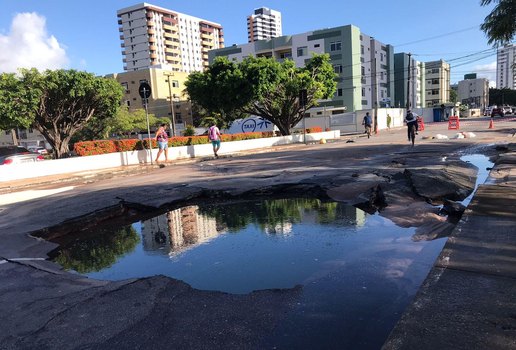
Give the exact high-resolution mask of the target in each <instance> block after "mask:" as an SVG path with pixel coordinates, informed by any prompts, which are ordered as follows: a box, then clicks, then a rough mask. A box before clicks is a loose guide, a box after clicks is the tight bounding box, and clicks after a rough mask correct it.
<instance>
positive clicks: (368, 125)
mask: <svg viewBox="0 0 516 350" xmlns="http://www.w3.org/2000/svg"><path fill="white" fill-rule="evenodd" d="M362 125H363V126H364V128H365V131H364V134H367V138H369V137H371V126H372V125H373V118H371V116H370V115H369V112H367V113H366V115H365V116H364V119H363V120H362Z"/></svg>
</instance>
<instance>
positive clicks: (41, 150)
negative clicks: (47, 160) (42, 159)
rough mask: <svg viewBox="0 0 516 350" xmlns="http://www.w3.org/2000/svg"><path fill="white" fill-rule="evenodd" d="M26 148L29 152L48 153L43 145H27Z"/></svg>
mask: <svg viewBox="0 0 516 350" xmlns="http://www.w3.org/2000/svg"><path fill="white" fill-rule="evenodd" d="M27 149H28V150H29V151H31V152H34V153H39V154H48V151H47V150H46V148H45V147H40V146H30V147H27Z"/></svg>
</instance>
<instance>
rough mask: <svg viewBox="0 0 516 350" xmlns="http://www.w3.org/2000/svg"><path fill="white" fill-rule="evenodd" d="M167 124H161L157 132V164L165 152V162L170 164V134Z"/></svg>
mask: <svg viewBox="0 0 516 350" xmlns="http://www.w3.org/2000/svg"><path fill="white" fill-rule="evenodd" d="M167 127H168V125H167V124H161V126H160V127H159V129H158V131H156V137H155V140H156V141H158V146H159V151H158V155H157V156H156V163H157V162H158V159H159V156H160V155H161V153H162V152H163V151H165V161H166V162H168V133H167Z"/></svg>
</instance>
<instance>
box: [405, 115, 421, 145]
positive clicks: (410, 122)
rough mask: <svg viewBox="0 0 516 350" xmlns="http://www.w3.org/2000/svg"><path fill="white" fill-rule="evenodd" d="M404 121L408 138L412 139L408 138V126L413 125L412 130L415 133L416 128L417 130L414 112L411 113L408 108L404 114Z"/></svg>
mask: <svg viewBox="0 0 516 350" xmlns="http://www.w3.org/2000/svg"><path fill="white" fill-rule="evenodd" d="M405 123H407V136H408V140H409V141H412V140H411V139H410V128H411V127H414V130H415V133H416V134H417V131H418V130H417V118H416V116H415V115H414V113H412V111H411V110H410V109H409V110H408V111H407V115H406V116H405Z"/></svg>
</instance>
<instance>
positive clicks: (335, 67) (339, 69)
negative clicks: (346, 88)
mask: <svg viewBox="0 0 516 350" xmlns="http://www.w3.org/2000/svg"><path fill="white" fill-rule="evenodd" d="M333 71H334V72H335V73H337V74H340V73H342V64H335V65H333Z"/></svg>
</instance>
